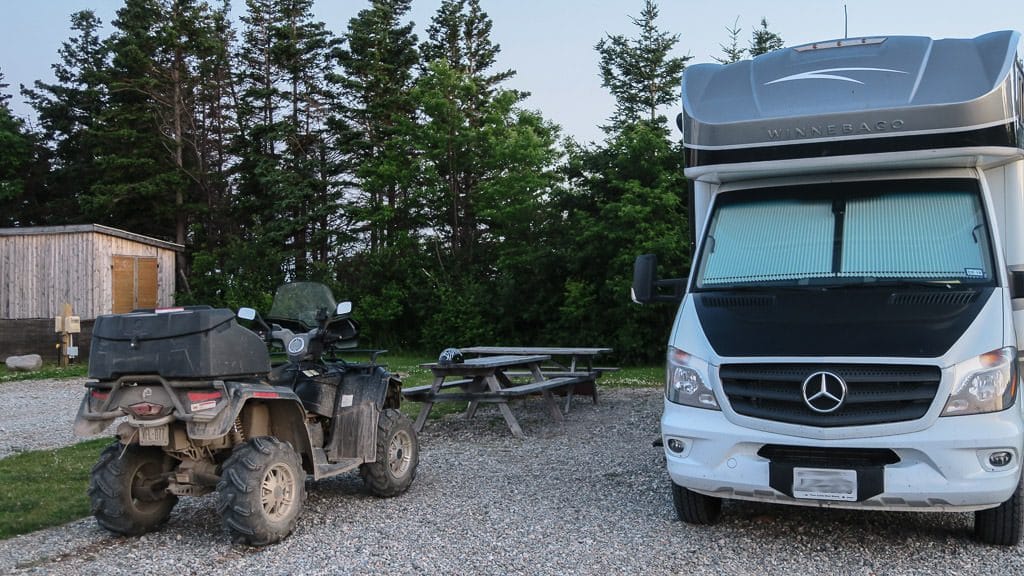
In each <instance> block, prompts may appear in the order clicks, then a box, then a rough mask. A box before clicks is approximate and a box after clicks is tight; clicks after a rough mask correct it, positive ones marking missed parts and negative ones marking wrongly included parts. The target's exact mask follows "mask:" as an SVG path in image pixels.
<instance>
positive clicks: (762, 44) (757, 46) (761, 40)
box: [750, 17, 784, 58]
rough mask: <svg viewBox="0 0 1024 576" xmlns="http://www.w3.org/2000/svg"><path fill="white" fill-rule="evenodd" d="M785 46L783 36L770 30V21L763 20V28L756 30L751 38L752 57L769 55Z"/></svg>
mask: <svg viewBox="0 0 1024 576" xmlns="http://www.w3.org/2000/svg"><path fill="white" fill-rule="evenodd" d="M783 46H784V44H783V42H782V36H779V35H778V34H776V33H775V32H772V31H771V30H769V29H768V19H767V18H764V17H762V18H761V27H760V28H755V29H754V32H753V34H752V36H751V38H750V57H751V58H753V57H755V56H760V55H761V54H767V53H768V52H771V51H772V50H778V49H779V48H782V47H783Z"/></svg>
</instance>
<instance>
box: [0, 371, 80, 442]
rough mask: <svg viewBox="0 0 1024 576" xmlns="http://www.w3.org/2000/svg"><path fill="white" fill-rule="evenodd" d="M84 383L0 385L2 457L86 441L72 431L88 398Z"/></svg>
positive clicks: (72, 379)
mask: <svg viewBox="0 0 1024 576" xmlns="http://www.w3.org/2000/svg"><path fill="white" fill-rule="evenodd" d="M85 381H86V379H85V378H71V379H65V380H21V381H17V382H3V383H0V458H6V457H7V456H10V455H11V454H16V453H18V452H25V451H28V450H45V449H48V448H59V447H61V446H67V445H68V444H73V443H75V442H81V441H82V440H85V438H79V437H78V436H75V435H74V433H73V432H72V430H71V428H72V426H73V425H74V422H75V414H77V413H78V405H79V403H81V401H82V396H84V395H85V388H84V387H83V385H84V384H85Z"/></svg>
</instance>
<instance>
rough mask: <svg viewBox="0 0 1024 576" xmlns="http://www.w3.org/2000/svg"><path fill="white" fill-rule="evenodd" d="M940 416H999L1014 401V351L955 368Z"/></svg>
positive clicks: (1006, 350)
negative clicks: (947, 398)
mask: <svg viewBox="0 0 1024 576" xmlns="http://www.w3.org/2000/svg"><path fill="white" fill-rule="evenodd" d="M953 375H954V383H953V390H952V391H951V392H950V393H949V400H947V401H946V407H945V408H943V409H942V415H943V416H962V415H965V414H981V413H984V412H999V411H1000V410H1006V409H1007V408H1009V407H1010V406H1013V403H1014V401H1016V399H1017V349H1016V348H1013V347H1006V348H1000V349H997V350H993V351H991V352H986V353H984V354H982V355H981V356H978V357H976V358H971V359H970V360H966V361H964V362H961V363H959V364H957V365H956V367H955V368H954V370H953Z"/></svg>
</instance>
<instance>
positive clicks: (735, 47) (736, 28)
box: [713, 16, 747, 64]
mask: <svg viewBox="0 0 1024 576" xmlns="http://www.w3.org/2000/svg"><path fill="white" fill-rule="evenodd" d="M725 31H726V32H728V33H729V43H728V44H719V45H718V46H719V47H721V49H722V57H721V58H718V57H713V59H714V61H715V62H718V63H719V64H732V63H733V62H739V61H740V60H742V59H743V53H744V52H746V51H747V49H746V48H740V32H742V31H743V29H742V28H740V17H739V16H737V17H736V20H734V21H733V23H732V28H729V27H726V29H725Z"/></svg>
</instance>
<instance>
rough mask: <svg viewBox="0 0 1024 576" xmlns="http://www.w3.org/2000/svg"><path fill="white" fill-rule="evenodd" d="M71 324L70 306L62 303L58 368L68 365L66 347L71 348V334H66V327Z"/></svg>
mask: <svg viewBox="0 0 1024 576" xmlns="http://www.w3.org/2000/svg"><path fill="white" fill-rule="evenodd" d="M70 323H71V304H69V303H67V302H65V303H64V311H63V313H62V314H61V323H60V327H61V331H60V366H61V368H65V367H67V365H68V346H71V334H70V333H69V332H68V325H69V324H70Z"/></svg>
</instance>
